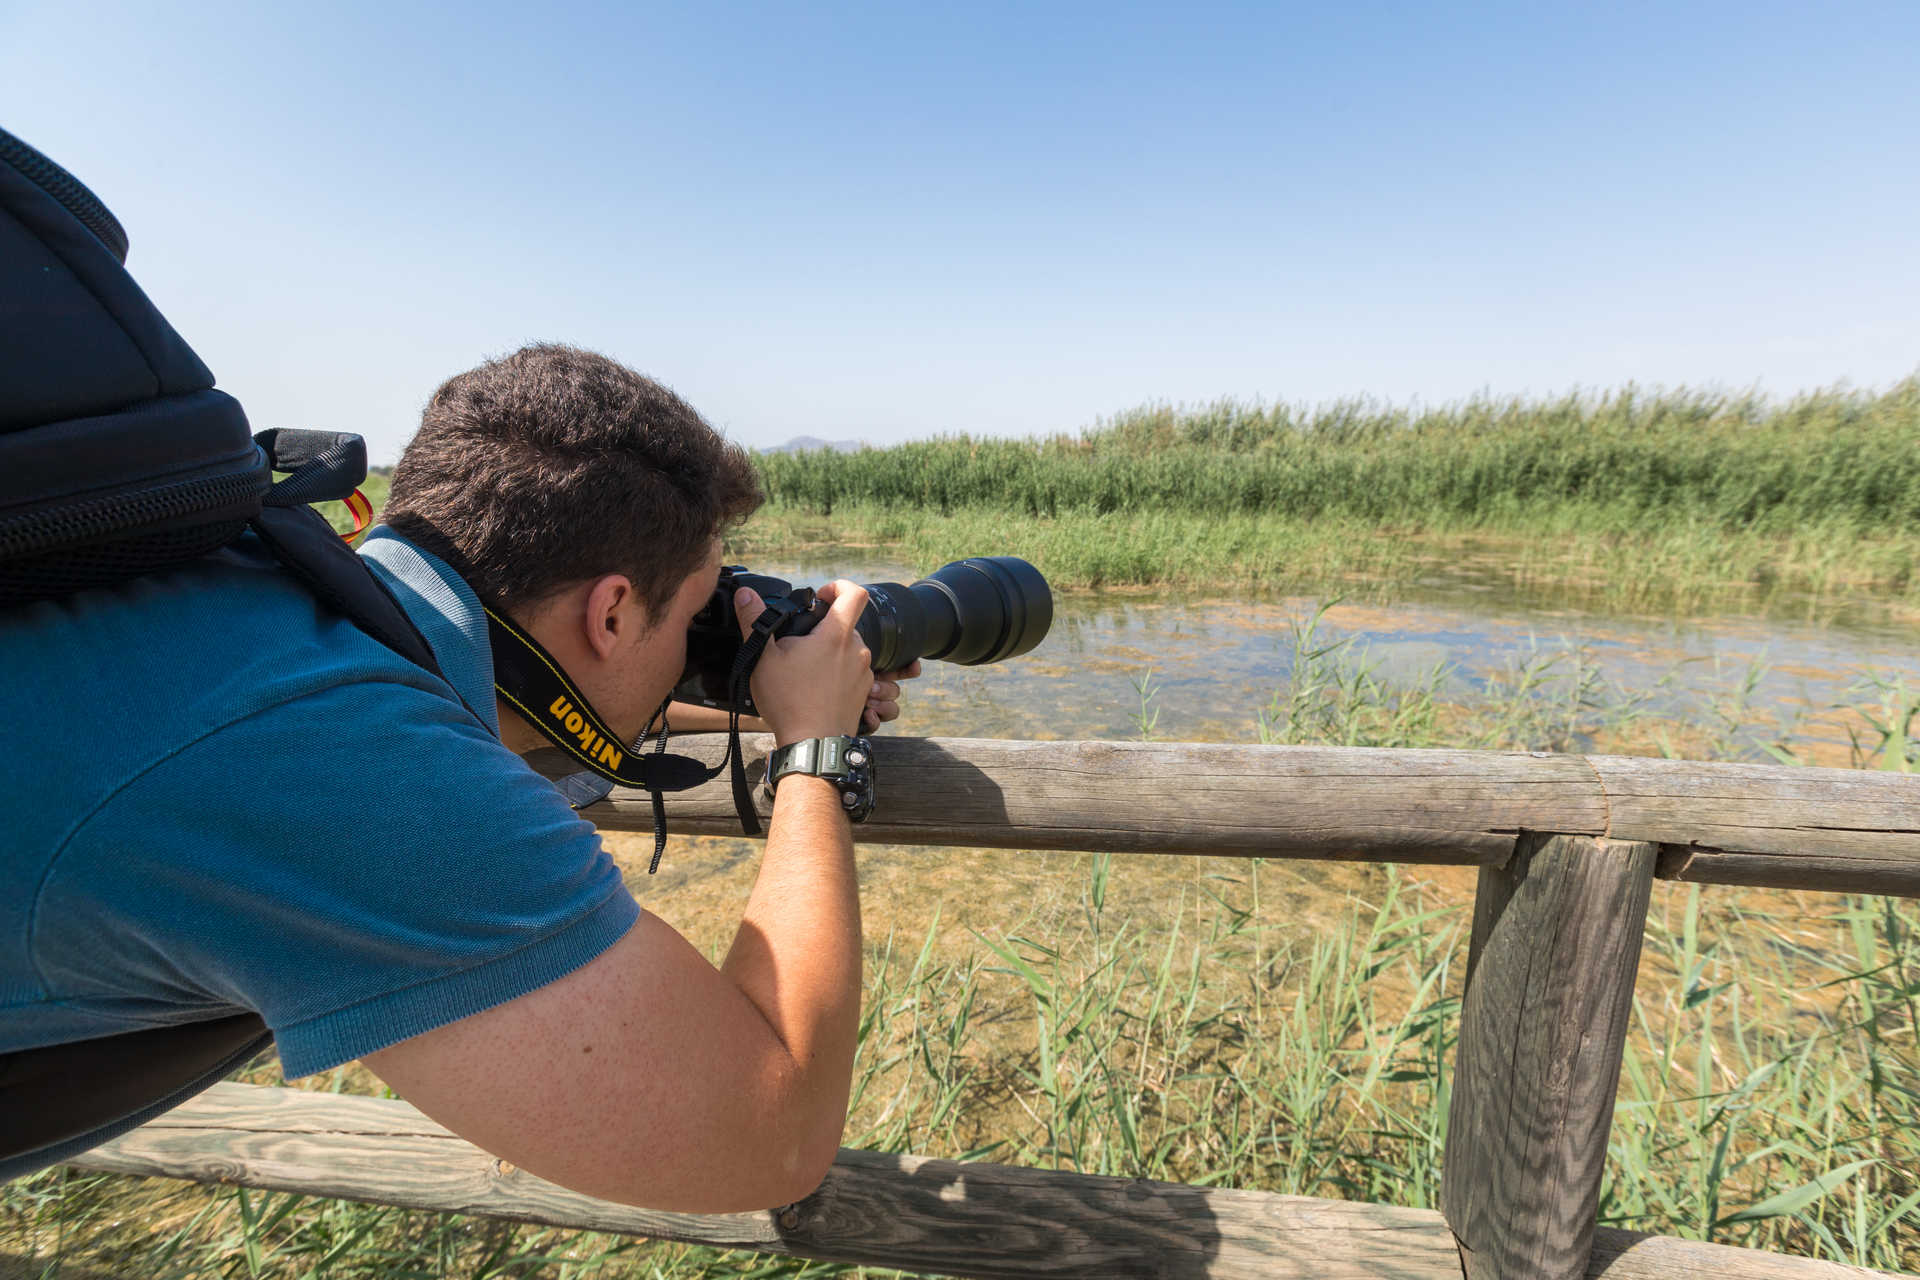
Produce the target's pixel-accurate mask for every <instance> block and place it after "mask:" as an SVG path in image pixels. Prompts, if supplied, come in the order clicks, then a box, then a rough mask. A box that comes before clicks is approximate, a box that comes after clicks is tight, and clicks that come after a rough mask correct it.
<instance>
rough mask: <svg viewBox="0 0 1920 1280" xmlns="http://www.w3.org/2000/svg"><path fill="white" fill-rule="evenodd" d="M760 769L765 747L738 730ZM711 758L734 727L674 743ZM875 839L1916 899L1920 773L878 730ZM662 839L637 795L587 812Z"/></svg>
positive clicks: (693, 797) (688, 807)
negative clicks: (1520, 864) (1535, 858)
mask: <svg viewBox="0 0 1920 1280" xmlns="http://www.w3.org/2000/svg"><path fill="white" fill-rule="evenodd" d="M744 741H745V743H746V744H747V747H748V751H749V756H750V759H751V761H752V763H751V765H750V767H749V774H750V775H751V776H752V777H753V778H754V779H755V780H756V786H757V780H758V778H759V776H760V771H761V769H762V768H763V767H764V758H765V752H766V748H767V746H768V745H769V740H768V739H766V738H765V737H764V736H750V737H748V738H746V739H744ZM677 749H679V750H682V751H685V752H686V753H687V754H690V755H695V756H699V757H702V758H704V759H706V760H708V761H710V762H711V761H717V760H718V759H719V758H720V755H721V753H722V751H723V750H724V749H725V738H724V737H723V736H722V735H718V734H712V735H699V736H693V737H688V738H683V739H679V740H677ZM875 753H876V755H877V756H878V764H879V768H880V776H879V786H880V807H879V810H878V812H877V813H876V814H875V817H874V820H873V821H871V822H869V823H867V824H866V825H865V826H863V827H861V828H860V829H859V836H860V839H861V840H862V841H865V842H871V843H876V844H912V845H963V846H964V845H972V846H982V847H989V848H1014V849H1081V850H1087V851H1095V852H1097V851H1115V852H1139V853H1174V854H1228V855H1237V856H1249V857H1280V858H1340V859H1349V860H1378V861H1387V862H1436V863H1459V864H1468V865H1472V864H1477V865H1481V866H1497V865H1500V864H1501V863H1504V862H1505V861H1506V859H1507V858H1508V857H1510V856H1511V855H1512V852H1513V847H1514V842H1515V840H1516V839H1517V838H1518V836H1519V833H1521V832H1523V831H1554V832H1561V833H1565V834H1569V835H1591V836H1601V837H1610V838H1615V839H1624V840H1640V841H1648V842H1652V843H1656V844H1659V845H1661V846H1663V850H1662V852H1663V857H1662V860H1661V864H1660V870H1659V872H1658V873H1659V874H1661V875H1670V876H1673V877H1676V878H1683V879H1689V880H1698V881H1701V882H1705V883H1720V884H1758V885H1778V886H1782V887H1789V888H1817V889H1825V890H1830V891H1833V892H1871V893H1897V894H1906V895H1909V896H1920V776H1913V775H1900V774H1887V773H1867V772H1859V771H1853V770H1847V769H1795V768H1790V767H1786V766H1764V765H1733V764H1702V763H1697V762H1694V761H1686V760H1638V759H1628V758H1624V757H1606V756H1592V757H1586V756H1560V755H1551V754H1546V753H1537V754H1536V753H1527V752H1499V751H1403V750H1381V749H1373V748H1363V747H1263V746H1221V745H1213V744H1201V743H1158V742H1156V743H1139V742H1003V741H997V740H989V739H968V738H946V739H931V738H890V737H885V736H882V737H880V738H877V739H876V740H875ZM667 811H668V815H669V816H668V825H669V827H670V829H672V830H674V831H677V832H684V833H691V834H705V835H738V834H739V833H740V826H739V822H738V821H737V819H736V818H735V816H734V811H733V797H732V793H731V791H730V790H729V788H728V785H727V781H726V779H725V778H724V777H722V778H720V779H716V780H715V781H714V782H711V783H709V784H707V785H706V786H704V787H701V788H698V789H697V790H694V791H689V792H683V793H680V794H678V795H672V796H669V797H667ZM587 812H588V816H590V817H592V818H593V819H594V820H595V821H597V822H598V823H599V824H600V825H601V826H603V827H605V828H607V829H608V830H616V831H651V830H652V829H653V813H652V809H651V807H650V806H649V804H648V802H647V799H646V796H645V794H644V793H643V792H637V791H624V790H623V791H616V792H615V793H614V795H613V797H612V798H611V799H610V800H609V801H607V802H605V803H603V804H600V805H596V806H594V807H593V808H592V809H590V810H588V811H587Z"/></svg>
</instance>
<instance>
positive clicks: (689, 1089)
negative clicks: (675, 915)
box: [367, 778, 860, 1213]
mask: <svg viewBox="0 0 1920 1280" xmlns="http://www.w3.org/2000/svg"><path fill="white" fill-rule="evenodd" d="M796 784H798V785H796ZM859 996H860V933H859V905H858V897H857V895H856V891H855V885H854V874H853V854H852V847H851V840H850V837H849V835H848V832H847V820H846V818H845V817H844V816H843V815H842V813H841V812H840V809H839V795H838V793H837V792H836V791H835V790H834V788H833V787H832V786H831V785H830V784H828V783H825V782H823V781H821V780H819V779H815V778H795V779H791V780H789V781H786V782H782V783H781V785H780V795H779V802H778V803H777V804H776V805H775V806H774V816H773V822H772V825H771V827H770V828H769V832H768V837H767V851H766V855H765V858H764V860H763V862H762V865H761V871H760V877H759V880H758V882H757V883H756V884H755V886H754V890H753V894H752V897H751V898H750V899H749V902H748V906H747V911H746V914H745V916H744V918H743V919H742V920H741V923H740V928H739V931H738V933H737V934H736V936H735V938H734V943H733V947H732V950H731V951H730V952H729V953H728V956H727V959H726V963H725V965H724V966H723V967H722V968H720V969H716V968H714V966H713V965H712V964H710V963H709V962H708V961H707V960H706V958H705V957H704V956H702V955H701V954H700V953H699V952H698V951H696V950H695V949H694V948H693V947H692V946H691V945H690V944H689V943H688V942H687V941H686V939H684V938H682V937H681V936H680V935H679V934H678V933H676V932H674V930H673V929H672V928H671V927H669V926H668V925H667V924H666V923H664V922H663V921H661V920H660V919H659V918H658V917H656V916H654V915H652V914H643V915H642V916H641V918H640V920H639V922H638V923H636V924H635V925H634V927H633V928H632V929H631V930H629V931H628V933H627V935H626V937H624V938H622V939H621V940H620V941H619V942H618V943H616V944H614V946H613V947H611V948H610V949H608V950H607V951H606V952H604V953H602V954H601V955H600V956H599V957H598V958H596V959H595V960H594V961H593V962H592V963H590V964H588V965H586V966H585V967H584V968H581V969H579V970H577V971H575V972H574V973H572V974H569V975H568V976H567V977H565V978H562V979H560V980H559V981H558V982H555V983H552V984H550V985H548V986H545V987H542V988H540V989H539V990H537V991H533V992H530V993H528V994H527V995H524V996H521V997H520V998H519V999H517V1000H513V1001H510V1002H508V1003H506V1004H503V1005H499V1006H497V1007H495V1008H493V1009H489V1010H486V1011H485V1012H482V1013H478V1014H475V1015H474V1016H472V1017H470V1018H464V1019H462V1020H460V1021H459V1022H455V1023H451V1024H449V1025H447V1026H444V1027H441V1028H439V1029H437V1030H435V1031H430V1032H428V1033H426V1034H425V1035H421V1036H416V1037H414V1038H413V1039H411V1040H407V1041H404V1042H402V1043H400V1044H398V1045H395V1046H393V1047H392V1048H390V1049H384V1050H382V1051H380V1052H379V1053H376V1054H373V1055H371V1056H370V1057H368V1059H367V1065H368V1066H369V1067H371V1068H372V1069H373V1071H374V1073H375V1074H376V1075H378V1076H379V1077H380V1078H381V1079H382V1080H384V1081H386V1082H387V1083H388V1084H389V1085H391V1086H392V1087H393V1088H394V1090H395V1091H396V1092H397V1093H399V1094H400V1095H401V1096H402V1097H404V1098H406V1099H407V1100H408V1101H410V1102H412V1103H413V1104H414V1105H415V1106H417V1107H419V1108H420V1110H422V1111H423V1112H425V1113H426V1114H427V1115H429V1116H431V1117H432V1118H433V1119H435V1120H437V1121H439V1122H440V1123H441V1124H444V1125H446V1126H447V1127H448V1128H449V1129H452V1130H453V1131H454V1132H455V1133H457V1134H459V1135H460V1136H461V1137H463V1138H466V1139H467V1140H468V1141H470V1142H472V1143H474V1144H475V1145H477V1146H479V1147H482V1148H484V1149H485V1150H487V1151H490V1152H492V1153H493V1154H495V1155H498V1156H501V1157H503V1158H505V1159H506V1160H509V1161H511V1162H512V1163H514V1164H516V1165H519V1166H520V1167H522V1168H524V1169H526V1170H528V1171H529V1172H532V1173H534V1174H537V1175H539V1176H540V1177H543V1178H546V1179H547V1180H549V1181H551V1182H557V1183H559V1184H560V1185H562V1186H565V1187H570V1188H572V1189H574V1190H576V1191H580V1192H584V1193H585V1194H588V1195H594V1196H599V1197H602V1198H604V1199H609V1200H618V1201H622V1202H624V1203H629V1204H641V1205H646V1206H648V1207H650V1208H657V1209H674V1210H681V1211H687V1212H696V1213H718V1212H729V1211H734V1210H743V1209H756V1208H769V1207H771V1206H774V1205H779V1204H786V1203H789V1202H791V1201H793V1200H798V1199H799V1198H800V1197H802V1196H804V1195H806V1194H807V1193H808V1192H810V1191H812V1190H813V1188H814V1187H816V1186H818V1185H819V1182H820V1179H821V1178H822V1177H824V1176H825V1174H826V1170H827V1167H828V1166H829V1165H830V1164H831V1163H832V1161H833V1155H834V1151H835V1150H836V1149H837V1148H838V1146H839V1143H840V1132H841V1127H842V1125H843V1124H844V1123H845V1117H846V1104H847V1090H848V1085H849V1080H850V1078H851V1073H852V1064H853V1041H854V1035H855V1032H856V1030H857V1020H858V1017H859Z"/></svg>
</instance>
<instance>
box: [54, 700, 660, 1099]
mask: <svg viewBox="0 0 1920 1280" xmlns="http://www.w3.org/2000/svg"><path fill="white" fill-rule="evenodd" d="M638 914H639V908H638V906H637V905H636V904H635V902H634V900H633V898H632V896H631V895H630V894H629V893H628V892H627V890H626V888H625V886H624V885H623V883H622V881H621V878H620V873H619V869H618V868H617V867H616V866H615V865H614V863H613V861H612V859H611V858H609V857H608V856H607V854H606V852H605V851H604V850H603V849H602V847H601V844H600V839H599V836H598V834H597V833H596V832H595V831H594V828H593V827H592V825H591V824H589V823H587V822H584V821H582V820H581V819H580V818H579V817H578V816H577V815H576V814H575V813H574V812H573V811H572V810H571V809H570V808H569V807H568V806H567V804H566V802H565V801H564V800H563V799H561V798H560V796H559V795H558V794H557V793H556V792H555V791H554V790H553V788H552V786H551V785H550V784H548V783H547V782H546V781H544V780H543V779H541V778H540V777H539V776H537V775H536V774H534V773H533V772H532V771H531V770H529V769H528V768H527V767H526V765H525V764H524V763H523V762H522V761H521V760H520V758H519V757H518V756H516V755H514V754H513V753H512V752H510V751H508V750H507V749H506V748H505V747H504V746H502V745H501V744H500V742H499V741H498V740H497V739H495V738H494V737H492V735H491V734H489V733H488V732H487V731H486V730H485V729H484V728H483V727H482V726H481V725H480V724H479V722H478V721H477V720H475V719H474V718H473V716H472V715H471V713H469V712H468V711H467V710H466V709H465V708H462V707H460V706H459V705H458V704H456V703H454V702H452V701H450V700H448V699H447V698H445V697H443V696H440V695H438V694H435V693H433V692H431V691H429V690H425V689H420V688H416V687H413V686H410V685H405V684H400V683H388V682H365V683H355V684H348V685H342V686H337V687H334V688H330V689H326V690H323V691H321V692H318V693H314V694H309V695H307V696H304V697H300V698H296V699H294V700H292V701H289V702H286V703H283V704H280V705H278V706H275V707H272V708H270V709H269V710H267V711H264V712H260V713H258V714H255V715H252V716H249V717H247V718H245V719H243V720H240V721H238V722H236V723H233V724H229V725H226V726H224V727H222V728H221V729H219V730H217V731H215V732H213V733H211V734H209V735H207V736H206V737H203V738H201V739H199V740H198V741H196V742H194V743H193V744H191V745H190V746H188V747H186V748H185V749H183V750H181V751H179V752H177V753H175V754H174V755H173V756H171V757H170V758H168V759H167V760H165V761H163V762H161V763H159V764H157V765H156V766H154V767H153V768H151V769H149V770H147V771H146V772H145V773H143V774H142V775H141V776H139V777H138V778H136V779H135V780H134V781H133V782H131V783H130V784H128V785H127V786H125V787H123V788H122V789H121V790H120V791H119V792H118V793H117V794H116V795H115V796H114V797H113V798H112V799H111V800H110V801H109V802H108V803H107V804H106V805H105V806H103V807H102V808H101V809H100V810H99V811H97V812H96V813H95V814H94V815H93V816H92V817H91V818H90V819H89V820H88V821H87V822H86V823H85V824H83V826H82V827H81V828H80V829H79V830H77V831H76V832H75V834H74V836H73V838H72V839H71V840H70V841H69V843H68V845H67V847H66V848H65V849H64V850H63V852H62V853H61V855H60V857H59V859H58V860H57V861H56V863H55V864H54V867H53V871H52V873H51V875H50V877H49V879H48V881H47V883H46V885H45V886H44V888H43V891H42V894H41V896H40V902H39V906H38V910H37V912H36V916H37V919H38V921H39V922H40V927H39V928H38V929H37V931H36V936H35V941H34V954H35V962H36V964H37V965H38V967H39V969H40V971H41V975H42V978H43V980H44V981H45V982H46V983H47V985H48V987H49V989H50V991H51V992H52V993H53V994H55V995H56V997H58V998H63V999H70V1000H78V1001H82V1002H88V1003H93V1002H99V1003H102V1004H110V1003H112V1002H113V1001H114V1000H116V999H120V1000H122V1001H123V1003H124V1005H125V1007H126V1008H127V1009H129V1010H130V1011H132V1012H133V1013H134V1014H135V1015H136V1016H144V1017H146V1018H148V1019H150V1020H154V1021H171V1020H178V1019H179V1018H180V1017H181V1016H183V1011H189V1010H192V1009H193V1008H194V1007H196V1006H201V1007H203V1008H212V1007H217V1006H221V1005H226V1006H232V1007H240V1008H247V1009H253V1010H257V1011H258V1012H259V1013H260V1014H261V1015H262V1016H263V1017H264V1019H265V1020H266V1023H267V1025H268V1026H269V1027H270V1028H271V1029H272V1030H273V1032H274V1035H275V1038H276V1040H277V1041H278V1044H279V1049H280V1058H281V1062H282V1066H283V1069H284V1071H285V1072H286V1074H287V1075H288V1076H289V1077H294V1076H301V1075H307V1074H311V1073H313V1072H316V1071H323V1070H326V1069H328V1068H330V1067H334V1066H337V1065H339V1064H341V1063H344V1062H348V1061H351V1060H353V1059H355V1058H359V1057H363V1056H364V1055H366V1054H368V1053H372V1052H373V1051H375V1050H377V1049H381V1048H384V1047H386V1046H388V1045H391V1044H395V1043H397V1042H399V1041H401V1040H404V1039H407V1038H409V1037H411V1036H415V1035H419V1034H421V1033H422V1032H425V1031H429V1030H432V1029H433V1028H435V1027H437V1026H441V1025H444V1024H446V1023H449V1022H453V1021H456V1020H458V1019H460V1018H464V1017H467V1016H469V1015H471V1014H474V1013H478V1012H480V1011H481V1010H484V1009H487V1008H490V1007H492V1006H494V1005H498V1004H501V1003H504V1002H506V1001H508V1000H512V999H514V998H515V997H517V996H520V995H524V994H525V993H527V992H529V991H532V990H535V989H537V988H539V987H541V986H544V985H546V984H547V983H550V982H552V981H554V980H556V979H558V978H560V977H562V976H564V975H566V974H567V973H570V972H572V971H573V970H575V969H577V968H579V967H580V966H582V965H584V964H586V963H587V962H588V961H590V960H592V959H593V958H594V957H595V956H597V955H599V954H600V953H601V952H603V951H604V950H606V948H607V947H609V946H611V945H612V944H613V943H614V942H615V941H617V940H618V939H619V938H620V937H621V936H622V935H623V934H624V933H625V932H626V931H627V930H628V928H630V927H631V926H632V924H633V922H634V920H635V919H636V918H637V917H638ZM199 1016H205V1013H204V1011H203V1012H202V1013H201V1014H200V1015H199Z"/></svg>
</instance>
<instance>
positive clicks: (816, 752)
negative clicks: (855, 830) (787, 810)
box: [766, 737, 874, 822]
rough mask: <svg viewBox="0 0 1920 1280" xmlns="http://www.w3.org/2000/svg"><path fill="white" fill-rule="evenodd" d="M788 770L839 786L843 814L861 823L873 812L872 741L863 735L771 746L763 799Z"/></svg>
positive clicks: (807, 740)
mask: <svg viewBox="0 0 1920 1280" xmlns="http://www.w3.org/2000/svg"><path fill="white" fill-rule="evenodd" d="M790 773H804V774H809V775H811V776H813V777H816V778H825V779H826V780H827V781H828V782H831V783H832V784H833V785H834V786H836V787H838V788H839V789H840V806H841V808H842V809H844V810H845V811H846V814H847V817H849V818H851V819H852V820H853V821H855V822H865V821H866V819H867V815H868V814H870V813H872V812H873V775H874V767H873V744H872V743H871V742H869V741H867V740H866V739H865V738H848V737H839V738H807V739H805V740H803V741H800V742H789V743H788V744H787V745H786V746H784V747H776V748H774V752H773V755H772V756H770V757H768V759H767V784H766V792H767V798H768V799H772V798H773V790H774V788H775V787H777V786H779V785H780V779H782V778H784V777H786V776H787V775H788V774H790Z"/></svg>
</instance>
